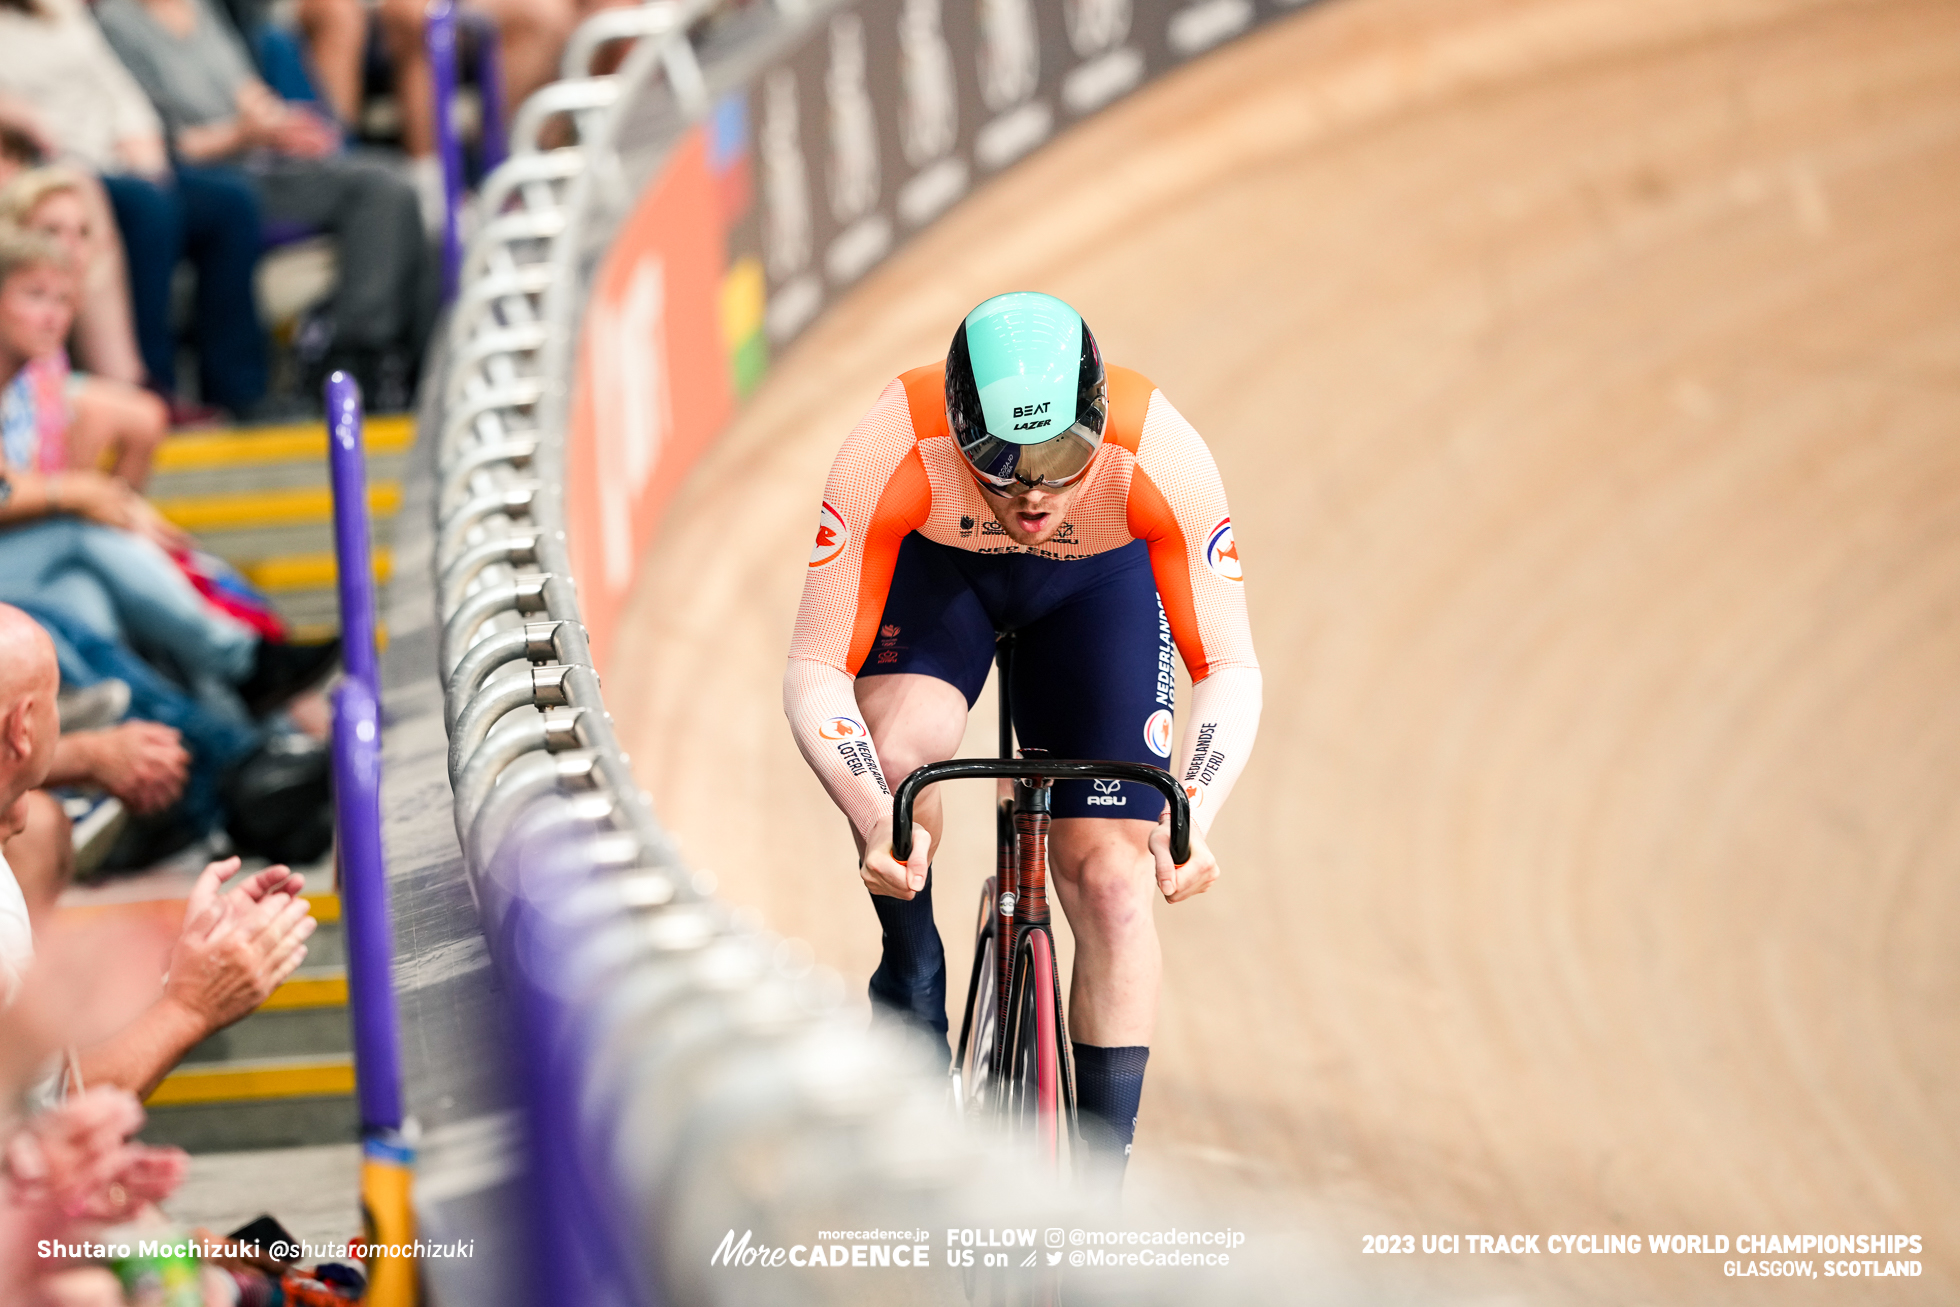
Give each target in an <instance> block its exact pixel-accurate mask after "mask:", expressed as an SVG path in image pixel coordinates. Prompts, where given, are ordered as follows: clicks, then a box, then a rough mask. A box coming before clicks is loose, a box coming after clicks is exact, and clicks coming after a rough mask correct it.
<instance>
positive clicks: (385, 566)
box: [239, 549, 395, 594]
mask: <svg viewBox="0 0 1960 1307" xmlns="http://www.w3.org/2000/svg"><path fill="white" fill-rule="evenodd" d="M239 570H240V571H242V572H243V573H245V576H246V579H248V580H250V581H251V583H252V584H253V585H255V586H257V587H258V588H259V589H261V590H264V591H267V592H268V593H271V594H281V593H284V592H286V591H290V590H326V589H330V588H331V587H332V586H333V584H334V582H335V581H336V580H337V579H338V578H339V576H340V567H339V565H338V564H337V563H336V562H335V559H334V556H333V552H332V551H331V550H327V551H324V552H321V553H317V554H275V555H273V556H272V557H271V558H261V559H260V560H259V561H258V562H256V563H246V564H244V565H243V566H242V567H240V568H239ZM394 572H395V554H394V551H393V550H391V549H377V550H375V551H374V583H375V584H376V585H386V584H387V583H388V578H389V577H390V576H393V575H394Z"/></svg>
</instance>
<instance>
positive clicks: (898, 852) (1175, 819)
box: [892, 758, 1191, 867]
mask: <svg viewBox="0 0 1960 1307" xmlns="http://www.w3.org/2000/svg"><path fill="white" fill-rule="evenodd" d="M1003 776H1005V777H1010V778H1013V779H1017V780H1033V779H1035V778H1036V777H1042V776H1045V777H1047V778H1048V779H1049V780H1051V781H1073V780H1085V781H1086V780H1115V781H1134V782H1136V783H1137V784H1139V785H1148V786H1150V787H1151V788H1152V789H1154V790H1156V791H1157V792H1158V793H1159V794H1162V795H1163V796H1164V798H1165V799H1166V800H1167V801H1168V802H1169V803H1170V805H1171V861H1172V862H1175V863H1176V864H1177V865H1178V866H1180V867H1181V866H1183V865H1184V864H1185V863H1187V862H1189V861H1190V860H1191V801H1190V799H1188V798H1186V797H1185V795H1184V787H1183V786H1182V785H1179V784H1178V783H1177V780H1176V778H1175V777H1173V776H1172V775H1171V774H1170V773H1169V772H1167V771H1165V770H1164V769H1163V768H1161V767H1150V766H1146V765H1145V764H1143V763H1140V762H1089V761H1078V760H1069V759H1057V758H1040V759H1033V758H954V759H951V760H950V761H947V762H929V763H927V764H926V765H925V766H923V767H921V768H919V769H918V770H917V771H915V772H913V773H912V774H911V775H910V776H907V777H906V778H905V779H904V780H902V781H900V782H899V783H898V792H897V793H895V794H893V795H892V854H893V856H895V857H896V858H897V859H898V860H899V861H900V862H904V861H906V860H907V859H909V858H910V857H911V856H912V802H913V800H914V799H916V798H918V795H919V791H920V790H922V789H924V788H925V787H926V786H928V785H931V784H933V783H935V782H937V781H957V780H965V779H968V778H970V777H989V778H999V777H1003Z"/></svg>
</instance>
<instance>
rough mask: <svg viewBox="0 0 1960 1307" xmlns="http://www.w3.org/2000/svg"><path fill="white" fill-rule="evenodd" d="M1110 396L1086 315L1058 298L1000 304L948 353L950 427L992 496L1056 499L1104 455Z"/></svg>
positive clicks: (1010, 297) (956, 336)
mask: <svg viewBox="0 0 1960 1307" xmlns="http://www.w3.org/2000/svg"><path fill="white" fill-rule="evenodd" d="M1108 414H1109V387H1108V383H1107V382H1106V381H1105V380H1104V379H1103V362H1102V351H1101V350H1099V349H1097V348H1096V338H1095V337H1094V336H1093V335H1091V334H1090V333H1089V324H1088V323H1086V322H1084V321H1083V320H1082V315H1081V314H1079V313H1077V312H1076V311H1075V310H1074V309H1072V308H1070V307H1069V306H1068V305H1066V304H1064V303H1062V302H1061V301H1060V300H1058V299H1056V298H1055V297H1054V296H1053V295H1043V294H1040V293H1039V292H1036V291H1014V292H1012V293H1010V294H1006V295H996V296H994V297H993V298H992V299H990V300H987V301H986V302H984V303H983V304H981V305H980V306H979V307H978V308H976V309H974V310H973V312H971V313H969V314H967V315H966V318H965V320H964V321H962V322H961V323H960V329H959V330H958V331H956V332H954V333H953V347H952V348H951V349H949V350H947V351H946V421H947V422H948V423H949V424H950V425H951V427H952V430H953V440H954V441H955V442H956V443H957V444H958V445H959V447H960V453H962V454H964V455H966V461H967V463H968V465H969V466H971V467H972V468H973V472H974V475H975V476H977V477H978V478H979V479H980V483H981V484H982V485H983V486H985V487H987V488H988V489H990V490H992V491H994V492H995V493H996V494H1001V495H1016V494H1019V493H1020V492H1021V491H1022V489H1023V488H1030V489H1031V488H1033V487H1035V486H1046V487H1048V488H1049V489H1051V490H1059V489H1061V488H1063V487H1064V486H1071V485H1074V484H1075V483H1076V482H1077V481H1079V480H1081V479H1082V477H1083V474H1084V473H1086V472H1088V470H1089V465H1090V463H1091V462H1092V461H1094V459H1095V456H1096V450H1097V449H1098V448H1100V447H1101V445H1102V438H1103V426H1104V423H1105V421H1106V419H1107V417H1108Z"/></svg>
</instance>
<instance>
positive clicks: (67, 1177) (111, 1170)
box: [6, 1087, 190, 1223]
mask: <svg viewBox="0 0 1960 1307" xmlns="http://www.w3.org/2000/svg"><path fill="white" fill-rule="evenodd" d="M142 1124H143V1108H142V1106H141V1105H140V1104H138V1103H137V1101H136V1099H135V1097H134V1096H133V1095H131V1094H129V1093H128V1092H126V1091H124V1090H121V1089H110V1088H106V1087H105V1088H97V1089H91V1090H89V1091H87V1092H86V1093H83V1094H78V1095H76V1096H75V1097H74V1098H71V1099H69V1100H68V1101H66V1102H64V1103H62V1104H61V1105H60V1106H59V1107H55V1108H50V1109H49V1110H47V1111H45V1112H42V1113H40V1114H39V1115H37V1116H35V1117H33V1118H32V1119H30V1120H29V1121H28V1123H27V1125H26V1127H25V1128H24V1129H22V1130H21V1131H20V1132H19V1133H18V1134H16V1135H15V1136H14V1137H13V1138H12V1139H9V1140H8V1141H7V1147H6V1160H7V1177H8V1181H9V1183H10V1187H11V1189H12V1192H11V1193H10V1194H9V1198H10V1199H11V1202H12V1204H13V1205H15V1206H26V1207H30V1208H40V1209H41V1212H42V1215H43V1217H44V1219H53V1220H59V1221H63V1222H75V1221H79V1222H90V1223H95V1222H111V1221H118V1220H122V1219H123V1218H125V1217H127V1216H129V1215H130V1214H131V1213H133V1212H134V1211H136V1210H137V1209H138V1208H140V1207H142V1206H143V1205H144V1204H145V1203H153V1202H157V1201H159V1200H161V1199H163V1198H166V1197H168V1196H169V1195H170V1193H171V1191H173V1190H174V1189H176V1187H177V1186H178V1185H179V1184H180V1183H182V1181H183V1178H184V1169H185V1167H186V1165H187V1164H188V1163H189V1161H190V1158H189V1157H188V1156H187V1155H186V1154H185V1153H184V1152H183V1151H182V1150H181V1149H176V1148H151V1147H148V1146H146V1145H143V1144H136V1143H132V1142H130V1136H131V1135H133V1134H135V1133H136V1131H137V1130H138V1129H139V1128H140V1127H141V1126H142Z"/></svg>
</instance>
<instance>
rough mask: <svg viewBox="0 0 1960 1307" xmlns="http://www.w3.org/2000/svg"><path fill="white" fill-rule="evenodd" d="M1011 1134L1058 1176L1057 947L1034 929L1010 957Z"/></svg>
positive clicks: (1060, 1133)
mask: <svg viewBox="0 0 1960 1307" xmlns="http://www.w3.org/2000/svg"><path fill="white" fill-rule="evenodd" d="M1008 1011H1009V1015H1010V1019H1011V1020H1012V1022H1013V1025H1012V1027H1011V1029H1010V1030H1009V1032H1008V1037H1009V1043H1008V1050H1009V1061H1008V1067H1009V1073H1008V1076H1007V1082H1008V1088H1009V1093H1008V1101H1007V1102H1006V1104H1005V1105H1004V1106H1005V1107H1006V1109H1007V1117H1008V1123H1009V1128H1010V1130H1011V1131H1012V1132H1013V1133H1014V1134H1015V1135H1017V1136H1019V1137H1022V1138H1025V1139H1028V1140H1029V1141H1030V1142H1032V1143H1033V1145H1034V1148H1035V1153H1036V1155H1037V1156H1038V1157H1039V1158H1040V1159H1041V1164H1042V1165H1043V1166H1044V1167H1045V1168H1048V1169H1051V1170H1053V1171H1055V1172H1056V1173H1057V1174H1059V1173H1060V1171H1061V1169H1062V1149H1063V1146H1064V1140H1065V1139H1066V1137H1067V1133H1068V1132H1067V1131H1066V1129H1065V1127H1064V1123H1063V1121H1062V1104H1063V1097H1064V1095H1063V1088H1062V1086H1063V1082H1064V1075H1065V1073H1064V1071H1063V1069H1062V1052H1061V1036H1062V1032H1061V1021H1060V1009H1059V1008H1058V1007H1057V1006H1056V1003H1055V945H1054V941H1053V940H1052V939H1050V938H1049V936H1048V932H1047V931H1046V930H1045V929H1043V928H1041V927H1034V928H1032V929H1030V930H1028V931H1027V932H1026V933H1025V934H1024V935H1022V936H1021V941H1020V947H1018V948H1017V949H1016V950H1015V953H1014V988H1013V994H1012V998H1011V1000H1010V1001H1009V1004H1008Z"/></svg>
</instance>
